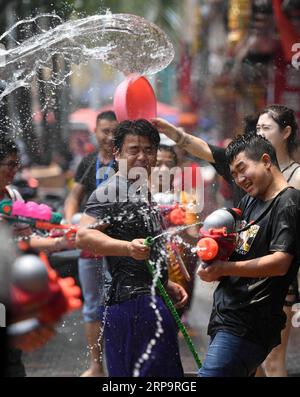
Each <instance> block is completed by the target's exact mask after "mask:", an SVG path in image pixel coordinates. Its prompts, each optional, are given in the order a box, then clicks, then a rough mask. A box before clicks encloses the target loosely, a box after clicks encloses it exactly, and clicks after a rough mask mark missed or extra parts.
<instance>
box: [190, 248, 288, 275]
mask: <svg viewBox="0 0 300 397" xmlns="http://www.w3.org/2000/svg"><path fill="white" fill-rule="evenodd" d="M292 261H293V255H291V254H288V253H287V252H279V251H278V252H274V253H272V254H269V255H265V256H262V257H260V258H255V259H249V260H246V261H236V262H233V261H232V262H226V261H220V260H217V261H214V262H213V263H212V264H211V265H209V266H207V267H206V268H205V269H203V267H202V266H201V265H200V267H199V269H198V271H197V274H198V275H199V276H200V278H201V279H202V280H203V281H207V282H211V281H217V280H218V279H219V278H220V277H223V276H237V277H253V278H256V277H275V276H284V275H285V274H286V273H287V271H288V269H289V267H290V265H291V263H292Z"/></svg>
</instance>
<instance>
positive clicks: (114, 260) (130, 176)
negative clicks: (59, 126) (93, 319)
mask: <svg viewBox="0 0 300 397" xmlns="http://www.w3.org/2000/svg"><path fill="white" fill-rule="evenodd" d="M159 140H160V139H159V133H158V131H157V129H156V128H155V127H154V126H153V125H152V124H151V123H149V122H148V121H146V120H135V121H123V122H121V123H120V124H119V125H118V126H117V128H116V130H115V137H114V145H115V150H116V152H115V158H116V160H117V161H118V163H119V171H118V173H117V174H116V175H114V176H113V177H111V178H110V179H109V180H108V181H106V182H104V183H103V184H102V185H101V186H99V187H98V189H97V190H96V191H95V192H94V193H93V194H92V196H91V197H90V199H89V201H88V203H87V206H86V209H85V214H84V215H83V216H82V218H81V221H80V228H79V231H78V233H77V242H78V246H79V247H80V248H84V249H88V250H89V251H90V252H92V253H94V254H96V255H104V256H106V257H107V262H108V270H109V272H110V274H111V278H112V282H111V284H110V286H109V290H108V292H107V298H108V299H107V305H108V308H107V312H106V319H107V320H106V321H105V325H104V338H105V347H106V360H107V368H108V373H109V376H122V377H123V376H126V377H131V376H133V375H137V374H138V375H139V376H165V377H167V376H170V377H173V376H174V377H180V376H183V370H182V365H181V361H180V357H179V350H178V341H177V329H176V325H175V322H174V320H173V318H172V316H171V314H170V312H169V311H168V309H167V308H166V306H165V304H164V302H163V301H162V299H161V297H160V296H158V295H157V296H155V299H154V301H155V303H154V301H153V298H152V297H151V289H152V276H151V275H150V273H149V271H148V269H147V265H146V263H145V261H146V260H147V259H150V260H151V261H152V262H153V263H155V265H156V266H157V269H158V270H159V271H160V275H161V280H162V282H163V283H164V285H165V287H166V289H167V291H168V292H169V294H170V296H171V297H172V298H173V299H174V301H175V302H176V305H177V307H181V306H183V305H184V304H185V303H186V301H187V294H186V292H185V291H184V289H183V288H182V287H180V286H179V285H178V284H176V283H173V282H171V281H170V280H168V278H167V262H166V261H167V253H166V249H165V246H164V240H163V239H157V240H156V243H155V244H154V246H153V248H151V250H150V248H149V247H146V246H145V245H144V239H145V238H146V237H148V236H152V237H154V236H156V235H159V234H160V233H161V232H162V227H161V216H160V213H159V209H158V208H157V206H155V204H154V203H153V202H152V200H151V195H150V193H149V191H148V190H147V189H145V185H146V186H147V183H148V178H149V176H150V173H151V169H152V167H154V166H155V163H156V156H157V149H158V145H159ZM121 162H122V166H121ZM124 164H125V165H126V166H124ZM139 173H141V175H142V177H144V180H141V179H143V178H138V175H139ZM138 179H139V180H138ZM137 182H139V183H140V188H139V187H138V184H137ZM144 193H146V194H144ZM91 225H94V226H91ZM153 290H154V289H153ZM170 357H172V359H170Z"/></svg>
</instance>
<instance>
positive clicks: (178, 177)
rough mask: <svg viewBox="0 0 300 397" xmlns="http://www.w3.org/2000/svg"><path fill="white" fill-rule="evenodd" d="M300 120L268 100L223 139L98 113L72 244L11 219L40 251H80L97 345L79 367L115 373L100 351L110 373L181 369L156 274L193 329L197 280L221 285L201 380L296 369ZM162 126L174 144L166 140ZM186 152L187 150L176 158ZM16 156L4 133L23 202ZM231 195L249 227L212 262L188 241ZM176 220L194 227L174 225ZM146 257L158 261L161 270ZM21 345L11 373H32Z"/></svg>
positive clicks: (79, 177)
mask: <svg viewBox="0 0 300 397" xmlns="http://www.w3.org/2000/svg"><path fill="white" fill-rule="evenodd" d="M248 121H249V119H248ZM297 130H298V126H297V122H296V120H295V115H294V112H293V110H291V109H290V108H287V107H285V106H283V105H271V106H268V107H266V108H265V109H263V110H262V111H261V112H260V114H259V115H257V117H255V118H252V119H251V123H249V122H248V123H245V129H244V131H242V134H241V135H239V136H237V137H232V140H230V143H229V144H228V146H227V147H226V148H221V147H218V146H215V145H212V144H208V143H207V142H206V141H204V140H203V139H201V138H199V137H197V136H194V135H192V134H190V133H187V132H185V131H184V129H182V128H179V127H176V126H174V125H172V124H170V123H168V122H166V121H165V120H162V119H158V118H156V119H153V120H150V121H147V120H144V119H140V120H133V121H130V120H126V121H122V122H120V123H118V122H117V119H116V116H115V114H114V112H112V111H106V112H103V113H101V114H99V115H98V117H97V122H96V129H95V135H96V138H97V142H98V148H97V149H96V150H95V151H94V152H93V153H91V154H89V155H88V156H87V157H85V158H83V159H82V161H81V163H80V164H79V166H78V168H77V171H76V173H75V177H74V184H73V187H72V189H71V190H70V192H69V194H68V196H67V198H66V200H65V205H64V217H65V220H66V223H67V224H71V223H72V219H73V218H74V216H77V214H78V213H81V216H80V221H79V225H78V230H77V233H76V241H74V239H70V238H69V237H67V236H66V235H65V234H63V235H62V236H59V237H55V238H50V237H48V236H40V235H36V234H35V233H33V230H32V228H31V227H30V226H28V225H26V224H22V223H21V222H18V223H14V224H12V226H11V227H10V228H11V230H12V233H13V234H14V236H15V237H18V240H24V241H26V243H27V245H28V246H29V248H30V250H33V251H34V252H40V251H46V252H48V253H49V252H54V251H60V250H66V249H72V248H74V247H75V245H76V246H77V247H78V248H80V249H81V253H80V258H79V260H78V270H79V279H80V285H81V288H82V295H83V319H84V324H85V332H86V338H87V345H88V349H89V353H90V366H89V368H88V369H87V370H86V371H85V372H84V373H83V374H82V376H84V377H91V376H105V375H106V373H105V369H104V366H103V362H102V361H103V360H102V352H103V349H104V350H105V360H106V367H107V374H108V376H112V377H114V376H126V377H131V376H134V375H135V376H142V377H146V376H152V377H155V376H157V377H161V376H163V377H182V376H184V373H183V367H182V363H181V358H180V352H179V345H178V329H177V326H176V323H175V321H174V319H173V317H172V315H171V313H170V311H169V309H168V308H167V306H166V304H165V303H164V301H163V299H162V297H161V296H160V294H159V291H158V290H156V289H155V284H154V282H153V278H154V280H155V279H159V280H160V282H161V283H162V284H163V286H164V287H165V289H166V291H167V293H168V294H169V296H170V298H171V299H172V301H173V303H174V305H175V307H176V308H177V309H178V312H179V314H180V315H181V317H182V321H183V323H184V324H186V325H187V328H188V324H187V317H188V316H187V313H188V308H189V307H190V305H191V300H192V295H193V288H194V280H195V277H196V276H199V277H200V278H201V279H202V280H203V281H206V282H214V281H220V283H219V285H218V287H217V289H216V290H215V293H214V300H213V307H212V313H211V317H210V320H209V324H208V334H209V336H210V338H211V340H210V343H209V346H208V352H207V355H206V358H205V360H204V364H203V366H202V368H201V369H200V370H199V376H200V377H218V376H228V377H231V376H238V377H249V376H255V375H256V376H287V371H286V365H285V359H286V348H287V343H288V338H289V331H290V328H291V313H292V312H291V308H292V305H293V304H294V303H296V302H298V299H299V297H298V284H297V272H298V268H299V263H300V262H299V255H300V252H299V242H298V241H297V236H298V233H299V230H298V225H300V223H299V222H300V219H299V216H300V214H299V209H300V202H299V200H300V192H299V190H298V189H299V188H300V164H298V163H297V162H296V161H295V153H296V149H297V145H296V141H297ZM162 134H164V135H165V136H167V137H168V138H169V141H168V145H163V144H161V143H160V139H161V138H160V137H161V136H163V135H162ZM183 152H185V153H189V154H190V155H191V156H192V157H190V158H188V157H186V158H185V160H181V156H180V154H182V153H183ZM203 161H205V162H206V164H207V167H208V170H209V171H208V172H202V173H201V175H202V183H203V186H205V189H203V190H202V194H203V195H204V194H205V195H207V194H208V192H209V193H210V196H209V197H207V196H204V207H203V208H202V209H200V210H199V208H198V207H197V203H198V202H197V201H198V199H199V197H197V195H198V193H199V192H198V191H197V187H198V183H199V181H198V179H197V177H196V173H197V170H198V169H202V168H205V167H202V166H200V165H203V163H202V162H203ZM19 166H20V161H19V156H18V149H17V146H16V144H15V142H14V141H13V140H12V139H11V138H10V137H8V136H4V134H1V141H0V200H5V199H9V200H12V201H16V200H22V197H21V196H20V194H19V193H18V191H17V190H15V189H14V188H12V187H11V184H12V182H13V179H14V176H15V174H16V172H17V170H18V168H19ZM184 167H189V168H190V169H191V170H192V172H191V176H190V179H189V178H188V177H183V168H184ZM155 174H156V175H158V183H156V184H155V183H154V184H153V175H155ZM217 174H218V175H219V176H220V177H222V178H223V179H222V181H224V183H227V185H226V186H227V188H226V189H227V192H228V191H229V192H230V194H228V195H224V196H223V197H222V200H220V195H221V194H220V191H219V192H217V191H216V189H215V184H214V182H216V181H217ZM164 175H167V176H168V177H169V179H168V183H164V181H165V179H164ZM188 179H189V180H188ZM225 181H226V182H225ZM154 182H155V181H154ZM205 184H207V186H206V185H205ZM211 187H213V190H210V188H211ZM221 196H222V195H221ZM202 198H203V197H202ZM222 205H226V206H228V205H230V207H233V206H234V207H238V208H239V209H240V210H241V214H242V215H241V218H242V222H243V227H242V228H240V229H239V228H237V230H236V233H237V235H238V237H239V238H238V240H237V246H236V249H235V251H234V253H233V254H232V255H231V256H230V257H229V258H228V259H227V260H225V261H224V260H222V261H221V260H215V261H213V262H211V263H209V265H208V266H207V264H205V263H203V262H201V261H200V260H199V258H198V256H197V253H196V252H195V250H192V249H191V248H193V247H195V246H196V244H197V241H198V239H199V229H200V226H199V222H200V221H203V219H204V217H205V216H206V215H208V214H209V213H210V212H211V211H213V210H214V209H216V208H218V206H222ZM195 208H197V210H196V209H195ZM3 221H4V220H3ZM178 226H189V227H187V228H185V229H184V230H183V231H182V232H181V231H180V232H179V231H177V229H176V228H177V227H178ZM160 235H162V236H161V237H160V238H158V236H160ZM149 236H151V237H152V238H154V241H155V243H154V244H153V246H151V247H149V246H147V245H145V239H146V238H147V237H149ZM170 236H172V237H170ZM178 236H179V237H180V238H176V237H178ZM147 262H149V263H151V264H153V265H154V267H155V269H156V270H155V275H154V277H153V276H152V275H151V274H150V273H149V270H148V267H147ZM197 268H198V269H197ZM199 310H200V308H199ZM54 328H55V325H53V326H51V327H49V326H47V332H46V331H45V330H43V329H41V330H40V333H37V332H36V331H35V333H34V334H31V335H32V337H33V336H34V337H35V340H39V342H37V344H36V345H34V343H33V346H40V345H41V344H43V343H46V342H47V341H48V339H49V338H50V337H51V336H52V335H53V333H54ZM102 334H103V338H102ZM27 336H28V335H27ZM25 337H26V335H24V338H25ZM41 341H42V343H41ZM16 347H18V349H17V348H16ZM20 347H21V348H22V344H19V345H18V346H14V345H13V343H11V344H10V346H9V355H8V366H7V368H8V370H7V372H6V376H24V375H25V371H24V367H23V366H22V362H21V349H19V348H20ZM198 348H199V347H198ZM170 351H172V360H170V357H169V352H170ZM16 363H17V364H18V365H17V364H16Z"/></svg>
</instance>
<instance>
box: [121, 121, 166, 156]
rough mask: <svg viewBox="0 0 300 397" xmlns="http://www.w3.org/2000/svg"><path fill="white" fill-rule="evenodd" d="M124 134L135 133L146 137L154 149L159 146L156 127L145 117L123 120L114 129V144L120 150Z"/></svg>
mask: <svg viewBox="0 0 300 397" xmlns="http://www.w3.org/2000/svg"><path fill="white" fill-rule="evenodd" d="M126 135H137V136H145V137H148V138H149V140H150V142H151V143H152V144H153V145H154V146H155V148H156V149H158V147H159V142H160V136H159V132H158V129H157V128H156V127H155V126H154V125H153V124H152V123H150V121H148V120H145V119H138V120H124V121H122V122H121V123H119V124H118V125H117V127H116V129H115V134H114V146H115V149H116V150H118V151H119V150H121V149H122V146H123V143H124V140H125V137H126Z"/></svg>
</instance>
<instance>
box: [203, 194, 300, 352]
mask: <svg viewBox="0 0 300 397" xmlns="http://www.w3.org/2000/svg"><path fill="white" fill-rule="evenodd" d="M269 205H270V201H267V202H264V201H260V200H258V199H254V198H251V197H250V196H249V195H247V196H245V197H244V198H243V200H242V201H241V203H240V208H241V209H242V210H243V219H244V220H245V221H247V223H248V222H249V221H251V220H256V219H257V218H258V216H259V215H260V214H262V213H263V211H264V210H265V209H266V208H267V207H268V206H269ZM299 211H300V191H298V190H296V189H293V188H289V189H287V190H286V191H284V192H283V193H282V194H281V195H280V196H278V197H277V198H276V199H275V200H274V201H273V204H272V205H271V209H270V211H268V212H267V214H266V215H265V216H264V217H263V218H262V219H261V220H259V221H258V222H255V223H254V224H253V225H252V226H251V227H250V228H249V229H248V230H246V231H244V232H241V233H240V235H239V241H238V244H237V248H236V250H235V252H234V253H233V254H232V256H231V257H230V260H232V261H243V260H248V259H253V258H259V257H262V256H265V255H268V254H271V253H272V252H277V251H280V252H287V253H289V254H291V255H293V256H294V259H293V262H292V264H291V265H290V267H289V270H288V272H287V273H286V274H285V275H284V276H276V277H260V278H253V277H252V278H250V277H249V278H247V277H223V278H222V279H221V282H220V284H219V285H218V287H217V289H216V291H215V293H214V304H213V309H212V314H211V318H210V322H209V326H208V334H209V335H211V336H213V335H214V334H215V333H216V332H217V331H218V330H228V331H230V332H231V333H233V334H234V335H238V336H240V337H244V338H246V339H249V340H252V341H254V342H256V343H259V344H261V345H263V346H264V347H266V348H268V349H270V348H272V347H274V346H276V345H277V344H279V343H280V331H281V329H283V328H284V326H285V321H286V316H285V314H284V312H283V310H282V308H283V304H284V300H285V297H286V295H287V291H288V288H289V285H290V284H291V282H292V280H293V279H294V277H295V276H296V274H297V271H298V268H299V242H298V239H299V222H300V214H299Z"/></svg>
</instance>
